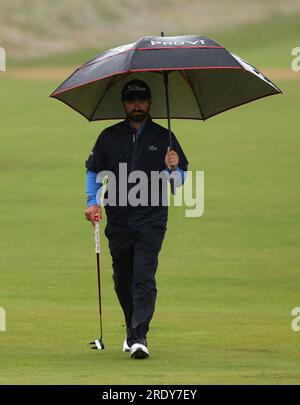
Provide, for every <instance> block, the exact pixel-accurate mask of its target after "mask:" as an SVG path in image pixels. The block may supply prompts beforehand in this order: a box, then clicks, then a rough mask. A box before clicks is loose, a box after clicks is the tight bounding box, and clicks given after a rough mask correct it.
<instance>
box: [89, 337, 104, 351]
mask: <svg viewBox="0 0 300 405" xmlns="http://www.w3.org/2000/svg"><path fill="white" fill-rule="evenodd" d="M90 345H92V347H91V349H95V350H104V343H103V342H102V340H101V339H96V340H94V341H93V342H90Z"/></svg>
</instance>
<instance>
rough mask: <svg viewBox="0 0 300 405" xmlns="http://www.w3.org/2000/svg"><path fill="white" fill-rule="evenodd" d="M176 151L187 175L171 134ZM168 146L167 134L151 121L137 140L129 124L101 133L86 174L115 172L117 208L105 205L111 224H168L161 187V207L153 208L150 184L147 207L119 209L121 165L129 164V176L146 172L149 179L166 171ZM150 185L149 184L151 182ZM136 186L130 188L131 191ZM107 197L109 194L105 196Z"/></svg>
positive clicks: (181, 154) (179, 151)
mask: <svg viewBox="0 0 300 405" xmlns="http://www.w3.org/2000/svg"><path fill="white" fill-rule="evenodd" d="M172 143H173V149H174V150H175V151H176V152H177V154H178V156H179V167H180V168H181V169H182V170H184V171H186V170H187V166H188V161H187V159H186V157H185V154H184V152H183V151H182V149H181V147H180V145H179V142H178V141H177V139H176V137H175V135H174V134H173V133H172ZM168 146H169V133H168V130H167V129H166V128H164V127H162V126H160V125H158V124H157V123H155V122H153V121H152V120H151V118H149V119H148V120H147V122H146V125H145V127H144V129H143V131H142V133H141V134H140V135H138V136H136V134H135V133H134V131H133V129H132V127H131V126H130V125H129V122H128V121H127V120H124V121H122V122H119V123H117V124H115V125H113V126H111V127H108V128H106V129H104V130H103V131H102V133H101V134H100V135H99V137H98V139H97V141H96V143H95V145H94V147H93V150H92V153H91V154H90V156H89V157H88V159H87V161H86V168H87V170H90V171H93V172H95V173H98V172H100V171H104V170H109V171H111V172H113V173H114V174H115V176H116V180H117V205H116V206H110V205H105V211H106V216H107V222H108V223H116V224H124V225H130V224H134V223H138V224H142V223H146V222H152V221H161V222H166V221H167V218H168V207H167V206H163V205H162V203H161V201H162V195H163V192H165V191H166V190H164V189H163V188H162V185H161V189H160V204H159V205H158V206H151V205H150V191H151V189H150V184H148V187H149V189H148V192H149V193H148V194H149V205H148V206H141V205H138V206H135V207H133V206H130V205H128V204H127V206H120V205H118V197H119V195H118V189H119V184H118V183H119V163H127V171H128V175H129V173H130V172H132V171H134V170H141V171H144V172H145V173H146V174H147V176H148V178H149V179H150V178H151V177H150V176H151V171H159V172H161V171H164V170H165V168H166V165H165V155H166V152H167V149H168ZM149 183H150V182H149ZM133 186H134V184H131V185H130V184H129V185H128V191H129V190H130V188H131V187H133ZM106 193H107V192H106Z"/></svg>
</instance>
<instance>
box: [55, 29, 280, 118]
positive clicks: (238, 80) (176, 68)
mask: <svg viewBox="0 0 300 405" xmlns="http://www.w3.org/2000/svg"><path fill="white" fill-rule="evenodd" d="M166 72H167V73H168V94H169V97H170V106H169V116H167V111H166V94H165V90H166V88H165V86H166V79H165V76H166ZM133 78H136V79H142V80H144V81H146V82H147V84H148V85H149V87H150V88H151V93H152V106H151V116H152V117H153V118H188V119H199V120H205V119H207V118H209V117H212V116H213V115H216V114H219V113H221V112H223V111H225V110H228V109H230V108H233V107H237V106H239V105H241V104H245V103H248V102H250V101H253V100H257V99H259V98H262V97H266V96H270V95H273V94H278V93H281V90H280V89H279V88H278V87H277V86H276V85H275V84H273V83H272V82H271V81H270V80H269V79H267V78H266V77H265V76H264V75H263V74H262V73H261V72H260V71H259V70H258V69H256V68H255V67H253V66H252V65H250V64H249V63H247V62H246V61H244V60H243V59H241V58H240V57H238V56H236V55H234V54H232V53H230V52H228V51H227V50H226V49H225V48H224V47H222V46H220V45H219V44H217V43H216V42H215V41H213V40H211V39H209V38H207V37H205V36H197V35H185V36H178V37H164V36H161V37H143V38H141V39H139V40H138V41H137V42H135V43H132V44H127V45H123V46H120V47H118V48H113V49H110V50H108V51H107V52H104V53H102V54H100V55H98V56H96V57H95V58H93V59H91V60H89V61H88V62H86V63H85V64H83V65H82V66H81V67H79V68H78V69H77V70H76V71H75V72H74V73H73V74H72V75H71V76H70V77H69V78H68V79H67V80H66V81H64V82H63V83H62V84H61V85H60V86H59V87H58V88H57V89H56V90H55V91H54V92H53V93H52V94H51V95H50V97H54V98H57V99H58V100H61V101H62V102H64V103H66V104H67V105H69V106H70V107H72V108H73V109H74V110H76V111H78V112H79V113H81V114H82V115H83V116H84V117H86V118H87V119H88V120H89V121H97V120H103V119H122V118H124V110H123V107H122V104H121V103H120V94H121V90H122V87H123V86H124V84H125V83H126V82H127V81H129V80H131V79H133Z"/></svg>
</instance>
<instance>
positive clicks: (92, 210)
mask: <svg viewBox="0 0 300 405" xmlns="http://www.w3.org/2000/svg"><path fill="white" fill-rule="evenodd" d="M96 214H98V215H99V219H100V221H101V219H102V212H101V207H100V206H99V205H91V206H90V207H88V208H87V209H86V210H85V211H84V215H85V217H86V219H87V220H88V221H91V222H92V224H93V225H95V215H96Z"/></svg>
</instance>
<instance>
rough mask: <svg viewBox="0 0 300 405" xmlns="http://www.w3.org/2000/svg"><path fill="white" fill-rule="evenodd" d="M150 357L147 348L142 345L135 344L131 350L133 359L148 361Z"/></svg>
mask: <svg viewBox="0 0 300 405" xmlns="http://www.w3.org/2000/svg"><path fill="white" fill-rule="evenodd" d="M147 357H149V351H148V349H147V347H146V346H145V345H143V344H141V343H134V344H133V345H132V346H131V348H130V358H131V359H146V358H147Z"/></svg>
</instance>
